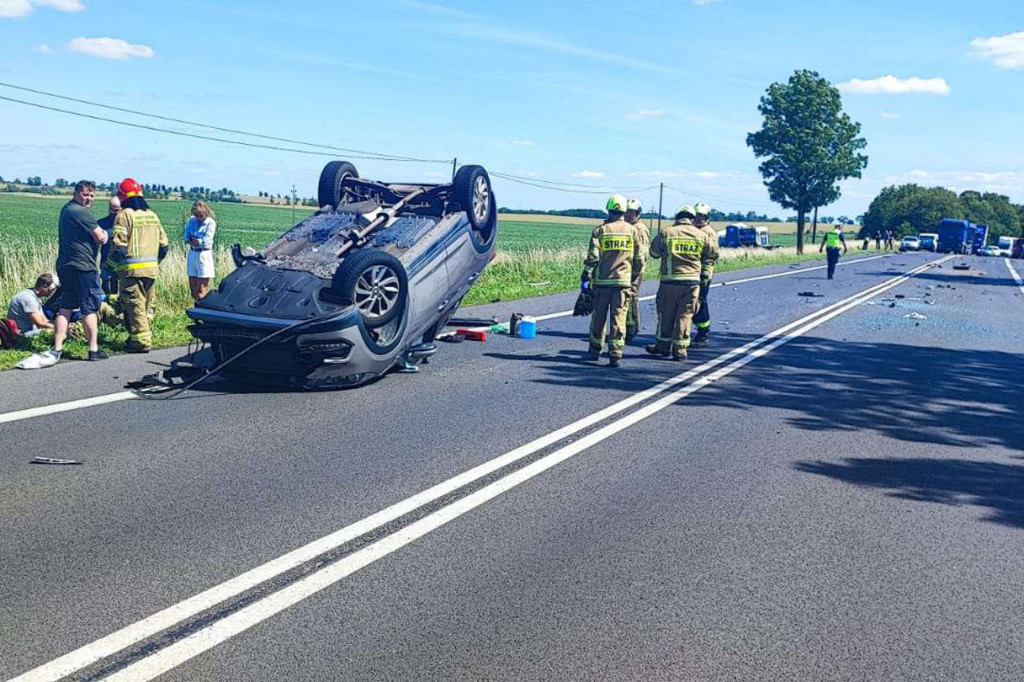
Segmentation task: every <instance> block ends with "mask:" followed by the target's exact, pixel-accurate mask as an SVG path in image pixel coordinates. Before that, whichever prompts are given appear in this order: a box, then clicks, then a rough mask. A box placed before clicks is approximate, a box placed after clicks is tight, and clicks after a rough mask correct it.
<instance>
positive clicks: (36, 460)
mask: <svg viewBox="0 0 1024 682" xmlns="http://www.w3.org/2000/svg"><path fill="white" fill-rule="evenodd" d="M30 464H84V462H82V461H80V460H77V459H58V458H57V457H33V458H32V461H31V462H30Z"/></svg>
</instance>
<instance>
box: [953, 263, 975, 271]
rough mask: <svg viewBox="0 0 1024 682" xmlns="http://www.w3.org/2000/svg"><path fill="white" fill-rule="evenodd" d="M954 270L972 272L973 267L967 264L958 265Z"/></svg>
mask: <svg viewBox="0 0 1024 682" xmlns="http://www.w3.org/2000/svg"><path fill="white" fill-rule="evenodd" d="M953 269H954V270H970V269H971V266H970V265H968V264H967V263H957V264H956V265H954V266H953Z"/></svg>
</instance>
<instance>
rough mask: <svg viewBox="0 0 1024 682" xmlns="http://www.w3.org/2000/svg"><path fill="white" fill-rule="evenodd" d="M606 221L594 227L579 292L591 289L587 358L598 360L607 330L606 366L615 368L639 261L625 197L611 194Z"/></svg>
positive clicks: (623, 345) (619, 355)
mask: <svg viewBox="0 0 1024 682" xmlns="http://www.w3.org/2000/svg"><path fill="white" fill-rule="evenodd" d="M606 208H607V211H608V220H606V221H605V222H604V223H602V224H601V225H598V226H597V227H596V228H594V232H593V234H591V236H590V247H589V249H588V250H587V257H586V260H584V261H583V275H582V276H581V277H580V290H586V289H587V288H589V287H593V290H594V312H593V313H592V317H591V318H590V359H591V360H595V361H596V360H599V359H600V358H601V346H602V345H603V343H604V338H605V325H606V323H607V324H608V326H609V327H610V329H609V330H608V365H609V366H610V367H618V366H619V363H620V362H621V360H622V351H623V348H624V347H625V345H626V311H627V309H628V308H629V299H630V295H629V289H630V287H631V286H632V282H633V273H634V272H636V271H637V270H639V269H640V268H641V267H642V265H643V261H642V259H641V258H640V252H639V249H638V247H637V240H636V230H634V229H633V226H632V225H630V224H629V223H627V222H626V221H625V218H624V216H625V212H626V197H624V196H621V195H618V194H616V195H614V196H612V197H610V198H609V199H608V204H607V205H606Z"/></svg>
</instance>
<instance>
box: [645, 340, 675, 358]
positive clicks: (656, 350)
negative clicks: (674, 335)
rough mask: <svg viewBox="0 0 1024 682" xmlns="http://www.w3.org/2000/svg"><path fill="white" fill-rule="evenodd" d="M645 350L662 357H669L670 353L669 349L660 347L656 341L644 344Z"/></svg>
mask: <svg viewBox="0 0 1024 682" xmlns="http://www.w3.org/2000/svg"><path fill="white" fill-rule="evenodd" d="M644 350H645V351H647V352H648V353H650V354H651V355H657V356H658V357H662V358H667V357H668V353H669V352H668V351H667V350H663V349H661V348H658V345H657V344H654V343H652V344H651V345H649V346H644Z"/></svg>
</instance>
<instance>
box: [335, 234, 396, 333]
mask: <svg viewBox="0 0 1024 682" xmlns="http://www.w3.org/2000/svg"><path fill="white" fill-rule="evenodd" d="M331 290H332V294H333V295H334V297H337V299H338V300H339V301H340V302H341V303H343V304H344V305H354V306H355V307H356V309H357V310H359V314H360V315H361V316H362V318H363V324H365V325H366V327H367V328H369V329H376V328H378V327H383V326H384V325H386V324H388V323H389V322H392V321H393V320H395V318H397V317H398V316H399V315H401V314H402V311H403V310H404V309H405V304H406V301H407V299H408V297H409V279H408V277H407V275H406V273H405V268H404V267H403V266H402V264H401V262H399V260H398V259H397V258H395V257H394V256H392V255H391V254H390V253H386V252H384V251H378V250H377V249H362V250H360V251H356V252H355V253H353V254H352V255H350V256H347V257H346V258H345V260H344V261H342V263H341V265H339V266H338V270H337V271H336V272H335V273H334V277H333V279H332V280H331Z"/></svg>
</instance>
